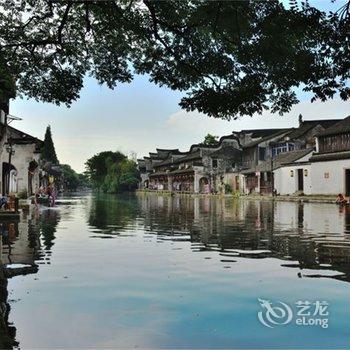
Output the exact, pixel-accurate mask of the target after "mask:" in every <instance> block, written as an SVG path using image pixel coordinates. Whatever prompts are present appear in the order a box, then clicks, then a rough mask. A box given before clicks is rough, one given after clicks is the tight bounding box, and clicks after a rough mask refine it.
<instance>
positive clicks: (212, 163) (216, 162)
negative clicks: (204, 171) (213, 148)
mask: <svg viewBox="0 0 350 350" xmlns="http://www.w3.org/2000/svg"><path fill="white" fill-rule="evenodd" d="M211 165H212V167H213V168H214V169H216V168H217V167H218V160H217V159H213V160H212V161H211Z"/></svg>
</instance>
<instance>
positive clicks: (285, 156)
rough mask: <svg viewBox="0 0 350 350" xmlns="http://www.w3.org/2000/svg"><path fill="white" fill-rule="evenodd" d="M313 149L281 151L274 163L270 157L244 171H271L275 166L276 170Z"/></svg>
mask: <svg viewBox="0 0 350 350" xmlns="http://www.w3.org/2000/svg"><path fill="white" fill-rule="evenodd" d="M312 151H313V149H312V148H306V149H300V150H296V151H291V152H285V153H280V154H278V155H277V156H276V157H275V158H274V159H273V161H272V164H271V159H268V160H265V161H264V162H262V163H260V164H259V165H257V166H256V167H255V168H250V169H247V170H243V171H242V173H243V174H251V173H254V172H256V171H260V172H265V171H271V168H273V170H276V169H278V168H281V167H282V166H283V165H285V164H290V163H293V162H295V161H297V160H298V159H300V158H303V157H304V156H306V155H307V154H309V153H311V152H312Z"/></svg>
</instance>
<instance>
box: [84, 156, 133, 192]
mask: <svg viewBox="0 0 350 350" xmlns="http://www.w3.org/2000/svg"><path fill="white" fill-rule="evenodd" d="M85 165H86V174H87V175H88V177H89V179H90V181H91V184H92V186H93V188H94V189H96V190H101V191H102V192H106V193H117V192H122V191H129V190H133V189H135V188H137V184H138V181H139V173H138V170H137V164H136V163H135V161H134V160H132V159H128V158H127V157H126V156H125V155H124V154H123V153H121V152H111V151H107V152H101V153H98V154H96V155H94V156H93V157H91V158H90V159H88V160H87V161H86V163H85Z"/></svg>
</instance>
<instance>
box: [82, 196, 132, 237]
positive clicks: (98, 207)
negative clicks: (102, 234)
mask: <svg viewBox="0 0 350 350" xmlns="http://www.w3.org/2000/svg"><path fill="white" fill-rule="evenodd" d="M136 213H137V203H136V201H135V197H134V195H132V194H130V195H123V196H116V195H106V194H103V195H96V196H94V197H92V203H91V207H90V212H89V217H88V223H89V225H90V226H92V227H95V228H97V229H101V230H107V231H108V229H109V228H111V227H112V226H116V227H118V228H123V227H125V226H126V225H128V224H129V223H130V222H134V221H133V219H134V218H135V216H136ZM110 231H111V230H110Z"/></svg>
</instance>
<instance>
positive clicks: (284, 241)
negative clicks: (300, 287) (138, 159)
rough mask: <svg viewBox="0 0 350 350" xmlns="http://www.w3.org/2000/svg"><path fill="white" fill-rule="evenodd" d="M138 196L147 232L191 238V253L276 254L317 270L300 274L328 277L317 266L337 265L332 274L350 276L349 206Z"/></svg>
mask: <svg viewBox="0 0 350 350" xmlns="http://www.w3.org/2000/svg"><path fill="white" fill-rule="evenodd" d="M138 198H139V202H140V207H141V210H142V214H141V216H142V217H143V222H144V225H145V226H146V230H147V232H149V233H154V234H157V235H158V236H159V237H160V238H159V239H162V240H173V241H176V242H179V241H190V242H191V244H192V250H193V252H200V251H217V252H218V254H220V255H222V256H223V257H225V258H223V260H225V259H227V257H230V256H232V257H241V258H252V259H255V258H265V257H275V258H278V259H280V260H281V264H282V265H283V266H287V267H291V268H296V269H298V270H301V269H309V270H319V271H318V272H317V274H316V273H315V274H313V273H312V272H311V273H309V272H308V273H306V272H303V273H302V275H303V276H304V277H328V276H330V275H329V274H328V275H327V274H326V273H324V274H323V273H322V271H324V270H332V271H334V270H336V271H338V273H336V274H334V275H333V278H338V279H342V280H347V281H350V268H349V263H350V255H349V253H350V241H349V239H348V236H347V233H348V232H350V230H349V228H350V224H349V223H350V210H345V209H344V208H340V209H342V210H343V211H339V208H338V207H336V206H334V205H332V204H324V203H323V204H315V203H304V204H302V203H296V202H272V201H255V200H229V199H225V198H209V197H194V198H190V197H187V196H175V197H171V196H161V195H156V194H153V195H139V196H138ZM289 261H290V263H289ZM295 261H297V263H296V262H295ZM320 271H321V272H320Z"/></svg>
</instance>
